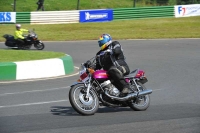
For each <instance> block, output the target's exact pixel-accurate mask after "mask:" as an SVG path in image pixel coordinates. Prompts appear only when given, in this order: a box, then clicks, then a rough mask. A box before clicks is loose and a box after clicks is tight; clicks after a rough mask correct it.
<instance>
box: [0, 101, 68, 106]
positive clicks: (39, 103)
mask: <svg viewBox="0 0 200 133" xmlns="http://www.w3.org/2000/svg"><path fill="white" fill-rule="evenodd" d="M66 101H69V100H58V101H47V102H38V103H25V104H16V105H6V106H0V108H10V107H22V106H29V105H41V104H47V103H58V102H66Z"/></svg>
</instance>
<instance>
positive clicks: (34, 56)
mask: <svg viewBox="0 0 200 133" xmlns="http://www.w3.org/2000/svg"><path fill="white" fill-rule="evenodd" d="M63 56H65V53H59V52H51V51H50V52H47V51H26V50H10V49H8V50H0V57H1V58H0V62H14V61H28V60H40V59H49V58H59V57H63Z"/></svg>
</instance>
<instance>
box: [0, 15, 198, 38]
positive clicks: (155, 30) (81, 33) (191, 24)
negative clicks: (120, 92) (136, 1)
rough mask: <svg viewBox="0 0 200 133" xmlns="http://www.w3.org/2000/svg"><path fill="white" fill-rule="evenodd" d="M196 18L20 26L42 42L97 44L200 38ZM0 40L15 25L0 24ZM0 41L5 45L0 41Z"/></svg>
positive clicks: (12, 29)
mask: <svg viewBox="0 0 200 133" xmlns="http://www.w3.org/2000/svg"><path fill="white" fill-rule="evenodd" d="M199 22H200V17H199V16H198V17H187V18H154V19H138V20H123V21H112V22H102V23H76V24H49V25H30V24H23V25H22V27H23V28H25V29H31V28H35V30H36V33H37V34H38V36H39V39H41V40H42V41H70V40H97V39H98V37H99V35H100V34H102V33H109V34H111V35H112V37H113V39H154V38H200V34H199V31H200V23H199ZM0 29H1V30H0V36H2V35H3V34H13V33H14V30H15V25H13V24H1V25H0ZM0 41H5V39H4V38H3V37H1V38H0Z"/></svg>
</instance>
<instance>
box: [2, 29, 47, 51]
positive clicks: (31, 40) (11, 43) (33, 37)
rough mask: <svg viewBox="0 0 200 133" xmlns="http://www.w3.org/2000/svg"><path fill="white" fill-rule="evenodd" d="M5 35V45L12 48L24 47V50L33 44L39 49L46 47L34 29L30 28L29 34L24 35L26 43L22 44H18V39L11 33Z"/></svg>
mask: <svg viewBox="0 0 200 133" xmlns="http://www.w3.org/2000/svg"><path fill="white" fill-rule="evenodd" d="M3 37H4V38H5V39H6V41H5V45H6V46H7V47H10V48H17V49H23V50H28V49H30V48H31V46H32V45H34V47H35V48H36V49H37V50H43V49H44V47H45V46H44V43H43V42H42V41H40V40H38V36H37V34H36V33H35V32H34V29H33V30H29V34H28V35H24V37H25V38H26V39H24V42H25V43H24V45H23V46H20V45H18V44H17V42H16V40H15V39H14V36H12V35H9V34H5V35H3Z"/></svg>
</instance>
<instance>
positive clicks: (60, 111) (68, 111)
mask: <svg viewBox="0 0 200 133" xmlns="http://www.w3.org/2000/svg"><path fill="white" fill-rule="evenodd" d="M123 111H132V110H131V109H130V108H128V107H127V108H122V107H119V108H112V107H110V108H109V107H105V108H99V109H98V111H97V112H96V113H115V112H123ZM51 113H52V114H53V115H60V116H67V115H80V114H78V113H77V112H76V111H75V110H74V109H73V108H72V107H67V106H66V107H64V106H52V107H51Z"/></svg>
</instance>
